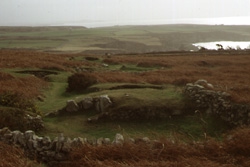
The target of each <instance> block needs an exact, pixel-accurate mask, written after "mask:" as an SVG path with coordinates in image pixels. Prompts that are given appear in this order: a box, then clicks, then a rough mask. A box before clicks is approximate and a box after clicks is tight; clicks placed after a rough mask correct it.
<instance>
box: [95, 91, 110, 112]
mask: <svg viewBox="0 0 250 167" xmlns="http://www.w3.org/2000/svg"><path fill="white" fill-rule="evenodd" d="M111 105H112V102H111V100H110V98H109V97H108V95H101V96H99V97H98V98H95V108H96V111H98V112H99V113H104V112H105V111H106V110H107V108H108V107H110V106H111Z"/></svg>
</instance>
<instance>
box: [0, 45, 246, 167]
mask: <svg viewBox="0 0 250 167" xmlns="http://www.w3.org/2000/svg"><path fill="white" fill-rule="evenodd" d="M186 54H188V55H186ZM90 57H92V58H90ZM0 59H1V62H0V68H1V75H0V77H1V78H0V84H1V88H0V94H1V101H0V102H1V103H0V104H1V107H0V109H1V113H0V114H1V128H2V127H4V126H8V127H9V128H10V129H12V130H15V129H20V130H27V129H28V128H29V127H25V126H21V125H23V124H24V122H22V121H23V120H22V117H23V115H24V114H25V113H26V114H27V113H29V114H32V113H34V114H37V113H39V114H41V115H45V114H46V113H48V112H50V111H52V110H53V108H54V107H55V106H48V105H51V104H50V103H49V101H50V100H51V98H55V96H52V97H50V93H49V92H50V91H53V89H55V88H57V89H58V91H59V92H60V93H59V95H58V99H57V101H55V99H54V101H53V103H55V102H58V106H56V107H55V109H60V108H62V107H63V106H64V105H65V101H66V100H67V99H71V98H76V97H81V96H82V97H85V96H86V95H98V94H99V95H100V94H103V93H107V94H110V95H111V97H113V100H114V101H117V104H116V107H117V105H118V104H119V105H122V104H124V103H125V102H124V101H119V98H120V95H121V94H125V93H128V94H131V95H133V92H137V93H135V94H134V95H133V96H132V97H134V98H135V99H134V100H132V101H131V102H130V103H129V104H127V106H129V107H133V106H134V105H135V103H134V101H135V100H136V99H137V100H138V99H139V102H142V101H143V100H145V101H147V100H148V101H147V103H148V104H149V106H153V105H156V106H157V105H162V104H161V103H164V102H163V101H164V100H165V102H166V101H167V100H170V99H168V98H166V97H167V96H172V97H173V99H175V98H177V99H179V100H177V101H176V100H175V101H172V102H171V105H173V106H175V107H176V106H180V105H182V103H185V101H183V100H181V99H182V98H181V96H182V87H183V86H185V84H186V83H189V82H194V81H196V80H198V79H200V78H202V79H206V80H208V81H209V82H210V83H212V84H213V85H214V89H216V90H221V91H226V92H228V93H230V94H231V98H232V101H234V102H235V103H241V104H249V102H250V99H249V96H248V94H249V93H250V92H249V91H250V88H249V75H248V71H249V70H250V69H249V66H248V64H249V61H250V60H249V56H248V55H247V54H246V53H240V52H239V53H236V52H235V55H232V54H229V55H228V52H217V53H216V54H211V55H208V53H203V52H195V53H192V55H190V53H188V52H187V53H185V52H183V53H179V55H176V54H174V55H171V54H166V55H164V54H139V55H136V56H133V55H102V56H101V55H99V56H96V55H95V56H91V55H85V54H80V53H79V54H65V53H64V54H62V53H60V54H58V53H57V54H56V53H44V52H37V51H27V50H1V51H0ZM41 71H43V73H42V74H43V75H41ZM51 72H54V73H51ZM84 77H85V79H83V78H84ZM71 83H72V84H73V85H72V84H71ZM131 85H132V86H131ZM135 85H137V86H135ZM152 86H155V87H159V86H160V87H161V89H160V91H161V92H165V91H164V90H169V89H171V90H173V92H174V94H175V96H173V94H167V93H166V97H165V99H164V98H162V97H161V96H164V95H161V94H160V93H159V92H156V93H155V94H153V93H152V92H153V91H152V90H151V88H152ZM73 88H74V89H73ZM112 88H116V89H112ZM114 90H115V91H114ZM140 90H142V91H140ZM153 90H155V91H157V89H155V88H153ZM118 92H120V93H121V94H119V93H118ZM142 92H144V94H143V93H142ZM173 92H172V93H173ZM147 93H149V94H147ZM136 94H137V95H136ZM138 94H139V95H138ZM60 96H61V97H60ZM155 99H158V101H157V100H155ZM150 100H152V101H154V103H150ZM60 101H63V102H60ZM170 101H171V100H170ZM135 102H136V105H143V106H145V103H141V104H140V103H138V101H135ZM185 104H186V105H188V103H185ZM44 106H46V107H44ZM137 107H138V106H137ZM186 107H187V106H186ZM187 108H188V107H187ZM116 109H117V108H116ZM192 112H193V111H191V112H190V113H192ZM78 117H84V116H82V114H80V115H76V116H75V115H73V117H71V116H70V115H67V116H64V117H60V119H61V120H64V121H65V120H66V119H71V118H73V119H75V118H78ZM206 118H208V117H204V119H205V120H206V121H207V122H209V119H210V118H208V119H206ZM186 119H187V118H184V119H181V118H176V121H175V120H165V121H169V122H171V124H172V123H173V124H175V123H176V124H177V125H175V126H176V127H178V126H181V127H182V128H181V129H178V128H177V129H178V130H177V129H176V128H174V130H173V129H172V131H169V129H168V130H167V128H166V129H165V130H166V131H168V132H171V133H165V134H164V133H163V134H161V132H163V131H164V128H163V129H161V131H158V132H157V128H155V129H154V128H152V129H150V131H151V132H150V133H152V134H153V135H152V134H151V135H152V136H154V137H155V136H158V139H160V140H162V142H163V143H164V144H165V149H164V150H157V151H156V152H154V150H151V149H150V148H148V146H146V145H130V144H125V145H124V146H123V147H116V146H102V147H94V146H84V147H82V148H78V149H76V150H74V151H73V152H72V155H70V157H71V158H72V161H70V162H68V164H66V166H67V165H72V164H74V165H76V166H81V165H82V164H84V165H85V166H90V164H91V165H95V166H100V165H104V166H105V165H106V166H107V165H119V166H130V165H136V166H137V165H148V166H165V165H170V166H171V165H172V166H173V165H178V166H183V165H184V166H185V165H188V164H189V165H192V166H199V165H205V164H206V165H207V164H210V166H211V165H212V166H221V165H224V166H237V165H241V166H247V165H248V163H249V159H248V158H247V157H248V155H247V149H249V142H248V141H247V140H246V138H247V134H248V133H249V132H248V131H249V128H247V127H245V128H238V129H234V130H232V131H231V132H227V131H228V130H230V129H232V127H227V125H220V126H223V128H222V129H220V130H221V131H220V132H219V131H217V132H216V134H213V133H212V131H214V129H216V128H218V127H215V128H214V129H213V128H211V127H209V126H216V124H214V121H212V122H213V123H211V124H209V125H207V127H209V128H210V129H211V133H209V134H208V135H211V138H209V139H208V138H206V139H205V138H204V137H202V136H203V130H202V127H201V124H200V123H198V124H197V123H195V120H197V119H191V120H188V121H187V120H186ZM44 120H45V125H47V129H46V130H45V131H44V132H41V134H43V135H45V134H50V135H52V136H53V134H55V133H58V132H64V130H65V132H66V134H67V132H69V129H67V127H65V126H61V129H57V130H56V128H55V127H57V126H58V127H60V121H59V122H58V120H57V121H55V118H53V119H51V118H45V119H44ZM53 120H54V121H55V122H53ZM46 121H47V122H46ZM68 121H69V120H68ZM82 121H83V120H82ZM163 121H164V120H163ZM191 121H194V122H193V123H194V126H197V127H199V128H197V127H192V128H193V129H192V128H191V127H189V128H190V129H188V128H187V129H188V130H187V129H186V130H184V128H183V127H185V126H187V124H190V122H191ZM70 122H71V121H69V122H68V123H70ZM132 122H133V121H132ZM132 122H131V124H133V123H132ZM147 122H148V121H147ZM149 122H150V121H149ZM178 122H179V123H180V122H181V124H183V122H186V124H184V125H178ZM53 123H54V125H53ZM61 123H65V122H63V121H62V122H61ZM116 123H117V122H116ZM116 123H115V122H113V123H111V124H113V132H112V135H113V134H114V133H116V132H114V131H115V129H116V128H114V124H116ZM143 123H146V122H143V121H142V122H141V124H143ZM98 124H99V123H97V124H94V125H89V126H88V125H87V128H90V129H92V131H95V128H93V126H98ZM119 124H120V126H122V128H121V127H120V128H121V129H122V131H123V134H125V135H128V136H143V135H144V134H143V132H141V133H138V132H139V131H137V132H136V133H131V131H133V130H135V131H136V126H137V125H138V124H134V127H133V129H132V130H131V129H130V130H129V128H128V130H127V129H126V128H127V125H124V124H128V123H119ZM129 124H130V123H129ZM100 125H101V126H102V125H103V124H102V123H100ZM162 125H163V126H165V125H164V124H162ZM74 126H75V125H74ZM150 126H152V127H153V126H154V123H151V124H150ZM157 126H161V125H159V124H158V125H157ZM62 127H64V128H62ZM110 127H112V126H110V125H109V126H108V128H110ZM172 127H174V126H172ZM187 127H188V126H187ZM69 128H70V129H71V130H72V128H74V127H69ZM76 128H77V129H78V130H79V129H80V128H82V129H84V125H83V124H82V125H78V126H77V127H76ZM130 128H131V127H130ZM140 128H142V127H140ZM144 128H145V127H144ZM146 128H149V127H146ZM121 129H119V130H117V129H116V131H119V132H121ZM58 130H59V131H58ZM96 130H97V131H96V132H95V133H92V132H90V134H92V137H93V136H94V134H98V128H97V129H96ZM99 130H100V133H102V134H101V135H105V132H101V130H103V129H99ZM144 130H145V129H144ZM155 130H156V131H155ZM53 131H54V132H53ZM192 131H193V132H194V133H193V132H192ZM224 133H228V135H225V136H227V137H228V136H230V135H231V136H233V135H236V137H235V140H234V143H230V142H232V141H231V140H227V139H226V138H224V137H223V134H224ZM72 134H73V135H75V134H76V135H81V133H68V134H67V135H72ZM147 134H148V135H149V133H147ZM155 134H157V135H155ZM167 134H168V135H167ZM185 134H186V135H185ZM195 134H196V135H195ZM83 135H84V134H83ZM88 135H89V134H88ZM99 135H100V134H99ZM107 135H110V134H108V133H107ZM190 135H191V136H192V137H191V138H190ZM213 135H215V138H214V137H212V136H213ZM188 136H189V137H188ZM216 136H217V137H216ZM173 137H174V140H175V142H174V143H175V144H173V143H171V142H170V141H169V139H170V138H173ZM219 140H222V142H221V141H219ZM194 141H195V142H198V144H192V143H193V142H194ZM243 141H244V143H243ZM176 142H177V144H176ZM1 145H3V146H2V147H9V146H7V145H5V144H3V143H1ZM86 150H88V153H86ZM89 150H91V152H89ZM142 150H144V151H142ZM149 150H150V151H149ZM107 152H109V153H112V154H109V155H108V157H107ZM11 153H13V154H14V155H13V157H12V156H10V157H12V158H14V159H15V156H22V155H23V154H22V153H21V151H20V152H19V151H18V152H17V151H13V152H11ZM134 153H136V156H135V155H134ZM19 154H20V155H19ZM86 154H88V156H87V159H86V156H83V157H81V155H86ZM84 157H85V158H84ZM21 160H22V164H23V166H29V165H30V164H32V163H33V162H32V163H31V162H29V161H28V160H27V159H25V158H24V159H21ZM7 161H9V160H8V159H6V161H3V164H5V165H6V164H7ZM14 162H17V161H14ZM61 165H62V164H61ZM206 165H205V166H206ZM9 166H11V164H10V165H9ZM12 166H13V165H12ZM64 166H65V165H64Z"/></svg>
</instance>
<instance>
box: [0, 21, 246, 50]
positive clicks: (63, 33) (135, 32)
mask: <svg viewBox="0 0 250 167" xmlns="http://www.w3.org/2000/svg"><path fill="white" fill-rule="evenodd" d="M213 41H250V31H249V26H223V25H217V26H206V25H159V26H116V27H106V28H90V29H87V28H84V27H0V48H16V49H20V48H22V49H36V50H43V51H50V52H51V51H54V52H61V51H62V52H78V53H79V52H84V53H91V54H97V53H98V54H105V53H145V52H165V51H178V50H197V48H195V47H194V46H192V44H193V43H197V42H213Z"/></svg>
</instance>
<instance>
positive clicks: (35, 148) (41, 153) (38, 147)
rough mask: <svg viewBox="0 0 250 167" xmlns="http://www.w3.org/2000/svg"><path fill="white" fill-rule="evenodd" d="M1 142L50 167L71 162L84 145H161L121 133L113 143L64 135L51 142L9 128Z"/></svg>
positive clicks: (108, 139)
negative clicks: (22, 150)
mask: <svg viewBox="0 0 250 167" xmlns="http://www.w3.org/2000/svg"><path fill="white" fill-rule="evenodd" d="M0 142H4V143H7V144H10V145H15V146H18V147H21V148H22V149H24V150H25V153H26V155H27V156H28V157H29V158H31V159H36V160H38V161H40V162H43V163H46V164H47V165H48V166H55V164H58V163H63V162H67V161H68V160H69V159H68V158H69V156H68V155H69V153H70V152H71V151H72V149H73V148H75V147H80V146H83V145H93V146H96V147H98V146H102V145H117V146H122V145H123V144H124V142H131V143H134V144H138V143H142V142H143V143H145V144H150V146H152V148H153V147H155V145H159V144H161V143H160V142H159V141H156V140H153V141H151V140H150V139H149V138H148V137H144V138H138V139H133V138H128V139H125V138H124V137H123V135H122V134H119V133H117V134H116V135H115V137H114V139H113V141H111V139H110V138H103V137H101V138H98V139H96V140H93V139H92V140H88V139H87V138H81V137H77V138H73V139H71V138H69V137H65V136H64V135H63V134H59V135H58V136H57V137H55V138H54V139H53V140H51V139H50V137H48V136H44V137H40V136H37V135H36V134H35V132H34V131H32V130H28V131H25V132H24V133H23V132H21V131H19V130H15V131H10V130H9V129H8V128H3V129H0ZM83 156H84V155H83Z"/></svg>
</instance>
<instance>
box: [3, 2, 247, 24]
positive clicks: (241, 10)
mask: <svg viewBox="0 0 250 167" xmlns="http://www.w3.org/2000/svg"><path fill="white" fill-rule="evenodd" d="M172 23H201V24H250V0H0V26H19V25H22V26H47V25H81V26H88V27H93V26H111V25H124V24H172Z"/></svg>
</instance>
